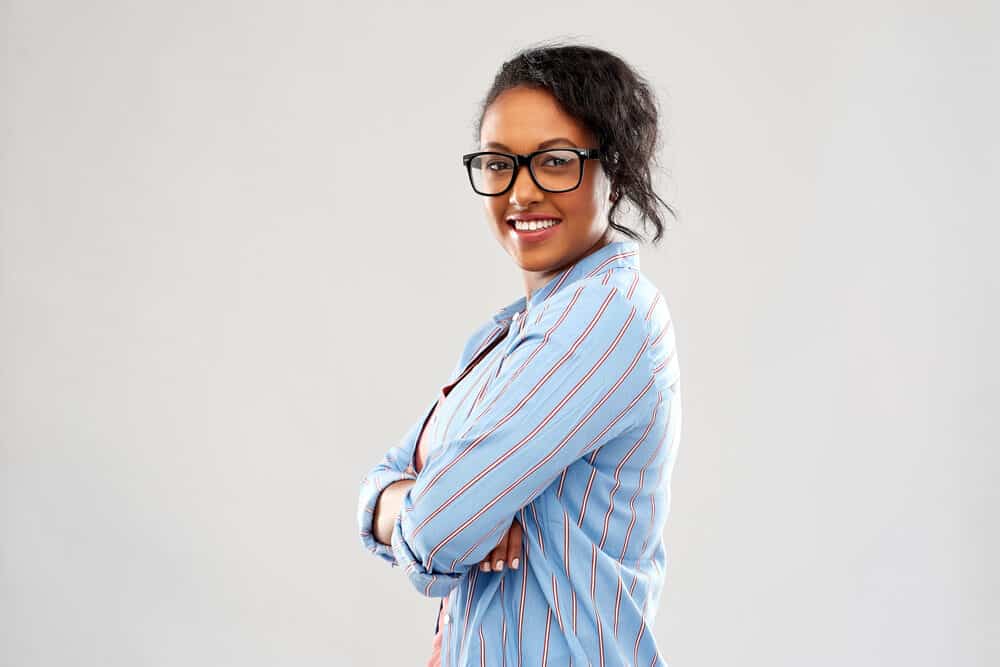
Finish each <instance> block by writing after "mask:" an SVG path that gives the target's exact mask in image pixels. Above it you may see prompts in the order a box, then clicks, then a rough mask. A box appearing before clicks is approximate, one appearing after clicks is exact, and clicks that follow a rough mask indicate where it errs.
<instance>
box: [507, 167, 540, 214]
mask: <svg viewBox="0 0 1000 667" xmlns="http://www.w3.org/2000/svg"><path fill="white" fill-rule="evenodd" d="M544 196H545V191H544V190H541V189H539V187H538V186H537V185H536V184H535V181H534V179H533V178H531V173H530V172H529V171H528V165H523V166H522V167H521V168H520V169H518V170H517V178H515V179H514V185H512V186H511V188H510V204H511V206H513V207H515V208H526V207H528V206H529V205H530V204H531V203H533V202H537V201H539V200H541V199H542V197H544Z"/></svg>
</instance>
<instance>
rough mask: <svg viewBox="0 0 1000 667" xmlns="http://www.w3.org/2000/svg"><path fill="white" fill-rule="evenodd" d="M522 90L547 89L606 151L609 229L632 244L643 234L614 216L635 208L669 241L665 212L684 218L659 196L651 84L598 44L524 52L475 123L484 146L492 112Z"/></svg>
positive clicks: (507, 67) (509, 64)
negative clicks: (624, 207)
mask: <svg viewBox="0 0 1000 667" xmlns="http://www.w3.org/2000/svg"><path fill="white" fill-rule="evenodd" d="M515 86H529V87H536V88H544V89H545V90H547V91H548V92H549V93H551V94H552V96H553V97H555V99H556V101H557V102H558V103H559V105H560V106H561V107H562V109H563V110H564V111H565V112H566V113H568V114H569V115H571V116H573V117H574V118H577V119H578V120H580V121H581V122H582V123H583V124H584V125H585V126H586V127H587V128H588V129H589V130H590V131H591V132H592V133H593V134H594V135H595V136H596V137H597V141H598V143H599V144H600V147H601V148H602V149H603V152H602V157H601V165H602V166H603V167H604V171H605V173H606V174H607V175H608V178H609V179H610V181H611V196H612V205H611V209H610V210H609V212H608V224H609V225H610V226H611V227H612V228H613V229H616V230H618V231H619V232H621V233H622V234H624V235H626V236H628V237H629V238H631V239H635V240H641V238H640V235H639V234H638V233H637V232H635V231H633V230H632V229H629V228H628V227H625V226H624V225H621V224H618V222H617V221H616V220H615V212H616V211H617V210H618V206H619V205H620V204H621V203H622V201H623V200H628V201H629V202H631V204H632V206H634V207H635V209H636V210H637V211H638V213H639V214H640V216H641V219H642V222H643V226H644V228H645V226H646V225H647V223H649V224H652V226H653V227H654V228H655V229H656V234H655V235H654V236H653V238H652V241H653V243H654V244H656V243H657V242H658V241H659V240H660V238H661V237H662V236H663V229H664V223H663V218H662V217H661V215H660V206H662V207H663V208H665V209H666V210H667V211H669V212H670V214H671V215H672V216H673V217H674V218H675V219H676V218H677V212H676V211H675V210H674V208H673V207H671V206H670V204H668V203H667V202H665V201H664V200H663V199H662V198H661V197H660V196H659V195H658V194H656V192H654V191H653V184H652V177H651V168H652V167H658V166H659V162H658V160H657V157H656V153H657V150H658V149H659V147H660V132H659V127H658V119H659V108H658V105H657V101H656V96H655V95H654V93H653V91H652V89H651V87H650V85H649V83H648V82H647V81H646V80H645V79H644V78H643V77H642V76H641V75H639V74H638V73H637V72H636V71H635V70H634V69H633V68H632V67H630V66H629V65H628V63H626V62H625V61H624V60H622V59H621V58H620V57H619V56H617V55H615V54H613V53H610V52H608V51H605V50H603V49H599V48H596V47H593V46H586V45H581V44H566V43H552V42H549V43H547V44H544V45H541V46H538V45H536V46H530V47H526V48H524V49H521V50H520V51H518V52H517V53H516V54H515V55H514V56H513V57H512V58H511V59H510V60H508V61H506V62H505V63H504V64H503V66H502V67H501V68H500V71H499V72H498V73H497V75H496V77H495V78H494V79H493V85H492V86H491V87H490V90H489V92H488V93H487V94H486V97H485V99H484V100H483V102H482V105H481V107H480V109H479V117H478V119H477V120H476V123H475V134H474V137H475V138H474V140H475V141H476V142H478V141H479V136H480V131H481V129H482V123H483V116H484V115H485V114H486V110H487V108H489V106H490V105H491V104H492V103H493V102H494V100H496V98H497V97H499V96H500V94H501V93H503V92H504V91H505V90H508V89H510V88H513V87H515Z"/></svg>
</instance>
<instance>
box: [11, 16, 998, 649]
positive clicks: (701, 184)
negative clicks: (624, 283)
mask: <svg viewBox="0 0 1000 667" xmlns="http://www.w3.org/2000/svg"><path fill="white" fill-rule="evenodd" d="M998 19H1000V16H998V9H997V4H996V3H988V2H980V3H975V2H965V3H962V2H950V3H946V2H944V1H939V2H910V3H902V2H884V1H882V2H879V1H872V0H869V1H867V2H847V3H845V2H837V3H834V2H830V3H803V2H799V1H795V2H793V1H791V0H788V1H784V2H778V1H774V0H763V1H761V2H755V3H743V2H718V1H712V0H709V1H706V2H697V3H684V4H682V3H648V4H637V3H629V2H622V3H618V4H617V5H614V6H612V5H611V4H609V3H606V2H602V3H590V4H581V3H580V2H578V1H576V2H546V3H536V2H530V3H526V2H512V1H508V2H503V3H495V4H490V5H483V4H481V3H472V4H470V3H458V2H455V3H451V4H447V5H445V4H439V5H436V6H435V7H434V8H426V7H417V6H412V7H402V6H399V5H397V4H396V3H371V2H368V3H364V5H362V4H361V3H357V4H356V5H354V6H348V5H343V4H340V3H335V2H334V3H329V2H308V3H298V2H281V3H278V2H271V3H267V2H261V1H251V2H247V1H244V2H238V3H237V2H221V1H219V0H200V1H199V2H161V3H150V2H145V3H137V2H124V1H119V2H108V1H96V2H85V3H84V2H68V1H59V2H52V1H44V0H32V1H31V2H28V1H18V2H10V1H8V2H3V3H0V26H2V33H0V34H2V41H3V51H2V56H0V57H2V70H0V101H2V104H0V129H2V134H0V150H2V153H0V160H2V167H0V169H2V170H0V442H2V476H0V664H2V665H4V666H5V667H6V666H12V667H14V666H16V667H32V666H36V665H102V666H105V665H122V666H134V665H239V666H241V667H243V666H250V665H404V664H405V665H423V664H424V661H425V660H426V658H427V656H428V655H429V650H430V643H431V638H432V634H433V627H434V614H435V612H436V609H437V601H436V600H433V599H428V598H422V597H420V596H419V595H418V594H417V593H416V592H415V591H414V590H413V589H412V588H411V587H410V585H409V583H408V582H407V581H406V580H405V578H404V576H403V575H402V573H401V572H400V571H399V570H396V569H392V568H390V567H389V566H388V565H387V564H385V563H383V562H381V561H378V560H376V559H375V558H373V557H372V556H371V555H370V554H368V553H367V552H366V551H364V549H363V548H362V547H361V543H360V540H359V538H358V537H357V534H356V530H355V525H354V512H355V502H356V498H357V491H358V485H359V482H360V479H361V476H362V475H363V474H364V472H365V471H367V469H368V468H369V467H370V466H371V465H373V464H374V463H375V461H376V460H377V459H378V457H380V456H381V455H382V453H383V452H384V451H385V450H386V449H387V448H388V447H390V446H392V445H393V444H395V443H396V441H397V440H398V438H399V437H400V436H401V435H402V433H403V431H404V430H405V429H406V428H407V427H408V426H409V425H410V423H411V422H412V421H413V420H414V419H416V418H417V416H418V414H419V411H420V410H421V409H422V408H423V407H424V406H425V405H426V402H427V401H428V400H429V399H430V398H431V397H432V395H433V392H434V391H436V390H437V389H438V388H439V386H440V384H441V382H443V378H444V376H445V375H446V374H447V372H448V371H449V370H450V369H451V367H452V364H453V363H454V362H455V360H456V358H457V355H458V352H459V351H460V346H461V344H462V343H463V342H464V340H465V338H466V337H467V336H468V334H470V333H471V331H472V329H473V328H474V327H476V326H478V324H480V323H481V322H482V321H483V319H484V318H485V317H487V316H488V315H489V314H491V313H492V311H493V310H494V309H495V308H496V307H498V306H500V305H503V304H505V303H507V302H509V301H511V300H513V299H514V298H516V297H517V296H519V295H520V294H521V293H522V289H523V288H522V285H521V282H520V279H519V276H518V272H517V268H516V266H515V265H514V264H513V262H512V261H511V260H510V259H509V257H507V256H506V255H505V254H504V253H503V252H502V250H501V249H500V248H499V246H498V245H497V244H496V242H495V240H494V239H493V237H492V236H491V235H490V233H489V230H488V228H487V227H486V223H485V220H484V217H483V211H482V202H481V201H480V200H479V199H478V198H477V197H476V196H475V195H474V194H473V193H472V192H471V190H469V188H468V183H467V181H466V180H465V175H464V174H463V172H462V171H461V167H460V162H459V155H460V154H461V153H463V152H465V151H467V150H469V149H470V148H472V147H473V144H472V133H471V128H472V121H473V119H474V116H475V113H476V105H477V103H478V102H479V100H480V98H481V96H482V95H483V94H484V93H485V91H486V89H487V87H488V85H489V83H490V81H491V79H492V76H493V74H494V73H495V71H496V69H497V68H498V67H499V65H500V63H501V62H502V61H503V60H504V59H505V58H506V57H508V56H509V55H510V54H512V53H513V52H514V51H515V50H516V49H517V48H518V47H520V46H524V45H527V44H531V43H534V42H537V41H540V40H545V39H550V38H568V39H580V40H582V41H585V42H588V43H592V44H595V45H597V46H603V47H605V48H609V49H612V50H614V51H616V52H618V53H620V54H621V55H622V56H624V57H625V58H626V59H627V60H628V61H629V62H631V63H632V64H633V65H634V66H635V67H636V68H637V69H639V70H640V72H642V73H643V74H644V75H646V76H647V77H648V78H649V79H650V80H651V81H652V82H653V84H654V85H655V87H656V90H657V95H658V96H659V98H660V101H661V104H662V106H663V113H664V123H665V124H664V130H665V134H666V137H665V139H666V140H665V143H664V149H663V152H662V162H663V165H664V170H663V171H662V172H659V173H658V176H657V178H658V183H659V184H660V186H661V188H662V191H663V192H664V193H665V195H666V196H667V197H668V198H669V199H670V200H671V201H672V202H674V203H675V204H676V205H677V206H678V208H679V209H680V211H681V214H682V219H681V222H679V223H675V224H673V226H672V229H671V231H669V232H668V234H667V236H666V240H665V243H664V244H663V245H662V246H661V247H660V248H658V249H653V248H652V247H649V246H643V249H642V252H641V262H642V269H643V271H644V272H646V274H647V275H649V276H650V277H651V278H652V279H653V281H654V282H655V283H656V284H657V285H658V286H659V287H660V288H661V290H662V291H663V292H664V294H665V295H666V297H667V300H668V303H669V304H670V307H671V310H672V312H673V315H674V317H675V321H676V326H677V334H678V342H679V346H680V359H681V368H682V373H683V378H684V410H685V413H684V414H685V419H684V433H683V437H682V440H681V445H680V450H679V457H678V462H677V466H676V468H675V479H674V484H673V493H674V498H673V506H672V508H671V515H670V520H669V521H668V529H667V531H666V533H665V537H666V540H667V545H668V552H669V553H668V558H669V563H668V578H667V583H666V588H665V592H664V596H663V600H662V604H661V611H660V614H659V616H658V617H657V618H656V621H655V630H656V636H657V639H658V642H659V644H660V646H661V647H662V649H663V652H664V655H665V656H666V657H667V659H668V661H669V662H670V663H671V665H676V666H678V667H680V666H681V665H685V666H688V665H729V664H740V665H769V666H774V665H789V666H791V665H796V666H799V665H838V666H839V665H852V666H854V667H860V666H861V665H872V666H875V665H879V666H881V665H904V664H905V665H908V666H915V665H941V664H955V665H990V664H997V662H998V661H1000V644H998V641H1000V640H998V635H997V632H996V629H997V627H998V623H1000V614H998V611H1000V609H998V602H997V599H998V596H1000V587H998V577H997V575H996V572H995V570H994V569H993V568H989V567H988V563H990V562H993V563H996V562H998V560H1000V554H998V548H997V547H998V540H997V535H996V523H997V516H996V509H997V491H996V488H997V487H996V484H995V481H994V479H992V478H993V477H994V476H995V473H996V472H997V469H998V466H997V463H998V455H997V453H996V452H997V450H996V445H997V440H998V435H1000V429H998V428H997V423H996V419H997V418H996V414H997V408H996V403H997V399H998V398H1000V395H998V394H1000V392H998V383H997V370H998V363H997V362H998V355H997V352H996V347H995V345H994V344H989V343H988V341H989V340H994V341H995V340H996V339H997V336H998V334H1000V327H998V318H997V314H996V310H995V306H996V303H997V300H998V294H997V292H998V280H997V272H996V269H995V264H996V260H995V253H996V245H997V242H998V241H1000V235H998V233H997V231H996V230H997V223H998V216H997V206H996V199H995V192H996V187H997V176H998V169H997V165H998V155H1000V150H998V138H997V131H996V129H995V128H996V119H997V118H998V117H1000V104H998V95H997V82H998V81H1000V66H998V62H1000V53H998V49H997V46H996V45H997V41H998V37H1000V29H998V28H1000V22H998ZM399 150H402V151H404V152H405V153H407V154H408V155H410V156H412V164H413V167H414V169H413V171H412V173H411V175H410V177H409V178H407V179H405V180H393V181H390V182H387V181H386V177H387V176H388V175H389V172H388V170H387V169H386V168H385V164H386V163H385V156H386V154H387V152H388V151H399ZM387 188H391V190H392V192H388V191H387ZM627 219H628V218H627ZM399 366H402V367H404V368H405V369H406V370H407V373H406V374H405V375H404V376H403V379H402V380H401V381H399V382H387V381H386V378H388V377H391V376H398V375H399Z"/></svg>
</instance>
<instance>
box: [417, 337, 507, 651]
mask: <svg viewBox="0 0 1000 667" xmlns="http://www.w3.org/2000/svg"><path fill="white" fill-rule="evenodd" d="M505 338H506V334H501V335H499V336H497V339H496V340H495V341H493V342H492V343H490V344H489V346H488V347H486V349H484V350H483V351H482V352H480V353H479V354H478V355H476V358H475V359H474V360H473V361H472V363H471V364H469V366H468V368H466V369H465V370H464V371H463V372H462V374H461V375H459V376H458V378H457V379H456V380H455V381H454V382H452V383H450V384H447V385H445V386H444V387H441V392H440V394H439V395H438V400H437V403H435V404H434V407H433V408H431V413H430V414H429V415H428V416H427V419H426V420H425V421H424V425H423V427H422V428H421V430H420V436H419V437H418V438H417V447H416V450H415V451H414V455H413V468H414V470H415V471H416V472H417V473H419V472H420V471H421V470H422V469H423V467H424V462H425V461H426V460H427V454H429V451H428V448H429V447H430V442H429V440H430V437H429V436H428V433H430V432H431V429H432V427H433V426H434V422H435V416H436V414H437V409H438V406H439V405H440V404H441V402H442V401H444V400H445V399H446V398H447V397H448V394H449V393H451V390H452V389H454V388H455V386H456V385H457V384H458V383H459V382H461V381H462V378H464V377H465V376H467V375H468V374H469V373H470V372H471V371H472V369H473V368H475V366H476V365H477V364H478V363H479V362H480V361H482V359H483V358H485V357H486V355H487V354H488V353H489V351H490V350H492V349H493V348H494V347H496V345H497V344H498V343H499V342H500V341H502V340H504V339H505ZM447 613H448V598H441V606H440V608H439V609H438V619H437V634H435V635H434V640H433V642H432V643H431V657H430V659H429V660H428V662H427V667H440V665H441V638H442V635H443V634H444V628H445V625H446V624H445V623H444V617H445V614H447Z"/></svg>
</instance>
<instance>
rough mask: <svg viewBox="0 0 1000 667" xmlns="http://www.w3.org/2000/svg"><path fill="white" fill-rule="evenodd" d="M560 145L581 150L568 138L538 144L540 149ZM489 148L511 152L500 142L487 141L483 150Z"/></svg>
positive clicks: (548, 140)
mask: <svg viewBox="0 0 1000 667" xmlns="http://www.w3.org/2000/svg"><path fill="white" fill-rule="evenodd" d="M558 143H565V144H569V145H570V146H573V147H574V148H579V146H577V145H576V144H575V143H573V141H572V140H570V139H567V138H566V137H556V138H555V139H546V140H545V141H543V142H542V143H540V144H538V147H539V148H545V147H546V146H551V145H552V144H558ZM487 148H501V149H503V150H505V151H509V150H510V148H508V147H507V146H504V145H503V144H501V143H500V142H497V141H487V142H486V143H485V144H483V149H487ZM511 152H513V151H511Z"/></svg>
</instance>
